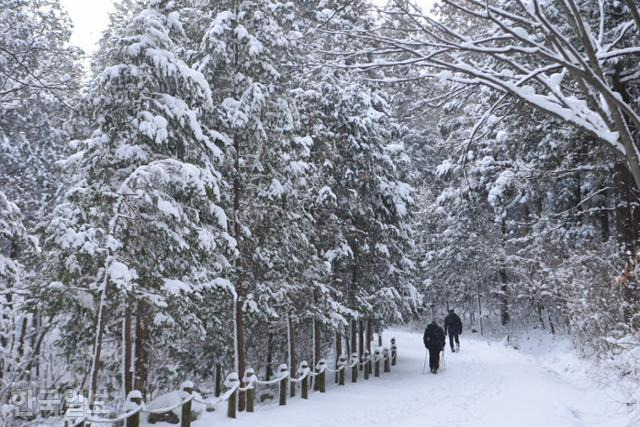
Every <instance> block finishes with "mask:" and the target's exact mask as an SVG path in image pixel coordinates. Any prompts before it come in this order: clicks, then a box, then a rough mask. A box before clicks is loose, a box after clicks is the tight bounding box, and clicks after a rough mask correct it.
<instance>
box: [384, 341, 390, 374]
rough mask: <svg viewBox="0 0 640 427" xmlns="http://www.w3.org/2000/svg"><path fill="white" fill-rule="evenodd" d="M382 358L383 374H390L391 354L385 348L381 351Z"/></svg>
mask: <svg viewBox="0 0 640 427" xmlns="http://www.w3.org/2000/svg"><path fill="white" fill-rule="evenodd" d="M382 357H383V358H384V372H385V373H386V372H391V352H390V351H389V349H388V348H387V347H385V348H384V349H382Z"/></svg>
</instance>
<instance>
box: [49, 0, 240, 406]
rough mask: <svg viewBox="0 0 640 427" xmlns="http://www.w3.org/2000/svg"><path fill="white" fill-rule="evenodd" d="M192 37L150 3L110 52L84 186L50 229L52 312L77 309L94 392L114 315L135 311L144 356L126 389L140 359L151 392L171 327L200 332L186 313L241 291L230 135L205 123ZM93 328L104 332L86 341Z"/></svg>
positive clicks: (73, 161) (81, 163) (94, 112)
mask: <svg viewBox="0 0 640 427" xmlns="http://www.w3.org/2000/svg"><path fill="white" fill-rule="evenodd" d="M182 36H183V31H182V26H181V23H180V20H179V11H178V10H175V8H174V6H173V2H167V1H160V0H152V1H150V2H148V7H147V8H145V9H142V10H139V11H138V12H137V14H135V17H134V19H133V20H131V21H130V22H128V23H127V24H126V25H125V26H124V27H123V28H122V30H121V32H116V33H114V35H113V38H112V40H111V43H109V44H105V45H103V49H106V52H103V53H102V58H103V60H104V61H105V64H107V66H106V68H105V69H104V70H103V72H102V73H100V74H99V75H98V76H96V78H95V79H94V80H93V82H92V83H91V86H90V88H89V91H88V94H87V102H88V105H89V111H90V114H91V118H92V120H93V121H94V123H95V127H94V131H93V133H92V135H91V136H90V137H89V138H88V139H86V140H83V141H77V142H75V147H76V150H77V153H76V154H74V155H73V156H71V157H70V158H69V159H68V160H66V161H65V163H64V166H65V167H67V168H68V170H70V169H73V170H74V172H75V176H76V182H75V183H74V185H73V186H72V187H71V188H69V189H68V190H67V192H66V194H65V198H64V200H63V201H62V202H61V203H60V204H59V205H58V206H57V207H56V211H55V215H54V219H53V220H52V221H51V222H50V223H49V224H48V226H47V230H46V231H47V248H48V251H49V252H50V262H49V268H50V269H51V270H52V272H53V273H54V274H55V276H56V278H57V281H56V282H53V283H52V284H51V285H49V286H48V287H47V288H46V291H47V292H50V293H52V294H54V295H56V296H57V298H52V301H53V302H54V305H53V307H51V304H50V307H49V308H50V309H52V310H59V311H62V312H67V313H69V315H67V316H65V317H64V326H63V328H62V330H63V331H64V335H65V340H66V342H67V345H68V348H71V349H72V348H74V347H76V348H83V347H85V346H87V345H88V344H89V340H91V341H94V345H93V347H94V348H93V356H92V358H93V360H92V377H91V379H90V381H91V386H90V392H91V393H92V395H93V394H95V391H96V388H97V385H98V381H99V376H98V370H99V363H100V360H101V355H102V352H103V341H104V335H105V334H107V333H109V332H110V331H109V330H107V329H106V327H105V324H106V322H107V320H106V317H107V316H108V315H109V316H111V317H116V318H117V317H119V318H121V319H123V320H124V322H123V324H124V325H127V322H126V319H127V317H128V316H135V334H134V335H135V339H136V354H135V355H130V357H132V358H133V359H132V360H133V363H132V361H131V360H123V361H122V362H121V363H120V365H121V366H120V368H121V369H122V370H123V380H124V382H125V383H126V379H127V375H130V374H129V373H127V369H128V367H129V366H130V365H132V364H133V366H134V367H135V375H134V377H133V379H132V381H131V382H132V384H133V387H135V388H137V389H140V390H144V389H145V387H146V382H147V379H148V374H149V356H150V352H151V348H152V342H154V341H155V340H156V339H160V340H161V334H162V331H163V326H168V327H170V328H182V331H183V333H186V332H187V331H189V330H198V329H199V328H201V325H199V323H198V321H199V319H198V318H196V317H195V316H192V315H187V317H185V314H187V313H190V312H191V310H190V308H191V307H192V305H193V304H199V303H200V301H201V299H202V298H203V294H204V293H206V292H209V290H210V289H213V288H216V287H218V288H223V289H231V288H230V285H229V283H228V281H227V280H226V279H224V270H225V269H226V268H227V267H228V266H229V264H228V261H227V259H226V253H227V250H228V248H233V247H234V245H235V241H234V239H233V238H232V237H231V236H229V234H228V233H227V231H226V230H227V217H226V214H225V212H224V211H223V209H222V208H221V207H220V206H219V205H218V203H219V202H220V200H221V198H222V194H221V193H222V188H223V187H224V183H223V181H222V177H221V175H220V172H219V171H218V167H219V165H220V164H221V162H222V159H223V154H224V153H223V150H222V148H221V147H220V146H221V145H224V142H225V141H226V137H225V136H224V135H222V134H220V133H218V132H215V131H212V130H209V129H208V128H207V127H206V126H204V125H203V122H202V115H203V114H204V112H205V111H207V110H209V109H210V108H211V107H212V100H211V92H210V89H209V86H208V84H207V83H206V81H205V80H204V78H203V76H202V75H201V74H200V73H199V72H197V71H195V70H193V69H192V68H190V67H189V66H188V65H187V64H186V63H185V62H184V61H183V60H181V59H180V57H179V56H177V55H176V50H177V48H176V40H178V39H179V38H180V37H182ZM178 319H181V320H182V321H178ZM93 322H95V325H96V333H95V336H89V337H87V336H86V334H85V335H84V337H83V333H82V328H83V327H84V326H83V325H87V324H91V323H93ZM78 326H79V327H80V329H79V328H78ZM127 327H131V325H130V324H129V325H127ZM123 332H124V335H125V336H130V335H131V333H130V331H127V330H125V331H123ZM87 338H89V339H87ZM161 342H162V340H161ZM118 347H119V346H117V345H116V346H114V348H107V349H106V350H107V351H114V350H116V349H117V348H118ZM122 347H124V352H125V353H127V347H128V348H129V349H130V343H128V342H126V340H125V342H124V343H123V344H122ZM118 353H119V352H116V354H118Z"/></svg>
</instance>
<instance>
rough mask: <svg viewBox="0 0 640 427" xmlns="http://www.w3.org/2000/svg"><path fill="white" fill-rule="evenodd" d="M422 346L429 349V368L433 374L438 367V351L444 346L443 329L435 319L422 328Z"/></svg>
mask: <svg viewBox="0 0 640 427" xmlns="http://www.w3.org/2000/svg"><path fill="white" fill-rule="evenodd" d="M424 346H425V347H426V348H427V350H429V368H430V369H431V373H432V374H435V373H437V372H438V369H439V368H440V352H441V351H442V349H443V348H444V346H445V338H444V331H443V330H442V328H441V327H440V326H439V325H438V324H437V323H436V321H435V320H434V321H432V322H431V323H429V325H427V329H425V330H424Z"/></svg>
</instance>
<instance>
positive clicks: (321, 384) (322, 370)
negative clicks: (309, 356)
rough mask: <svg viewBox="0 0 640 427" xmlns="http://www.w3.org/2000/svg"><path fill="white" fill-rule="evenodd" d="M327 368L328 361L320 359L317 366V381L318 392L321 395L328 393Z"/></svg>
mask: <svg viewBox="0 0 640 427" xmlns="http://www.w3.org/2000/svg"><path fill="white" fill-rule="evenodd" d="M326 368H327V361H326V360H324V359H320V360H319V361H318V364H317V365H316V372H317V380H316V381H317V383H318V391H319V392H320V393H324V392H325V391H326V387H325V376H326Z"/></svg>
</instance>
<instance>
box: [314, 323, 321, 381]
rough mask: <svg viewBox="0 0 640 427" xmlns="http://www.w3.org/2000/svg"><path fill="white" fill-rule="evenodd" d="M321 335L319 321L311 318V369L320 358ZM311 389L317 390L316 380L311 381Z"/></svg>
mask: <svg viewBox="0 0 640 427" xmlns="http://www.w3.org/2000/svg"><path fill="white" fill-rule="evenodd" d="M321 342H322V340H321V336H320V322H318V320H316V319H315V318H314V319H313V369H315V366H316V364H317V363H318V361H319V360H320V359H321V357H320V351H321V348H320V345H321ZM313 389H314V390H316V391H317V390H318V381H315V379H314V381H313Z"/></svg>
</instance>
